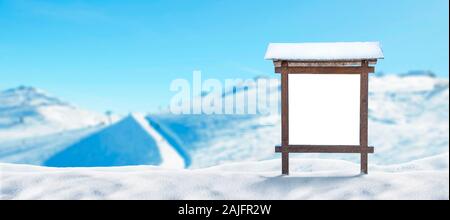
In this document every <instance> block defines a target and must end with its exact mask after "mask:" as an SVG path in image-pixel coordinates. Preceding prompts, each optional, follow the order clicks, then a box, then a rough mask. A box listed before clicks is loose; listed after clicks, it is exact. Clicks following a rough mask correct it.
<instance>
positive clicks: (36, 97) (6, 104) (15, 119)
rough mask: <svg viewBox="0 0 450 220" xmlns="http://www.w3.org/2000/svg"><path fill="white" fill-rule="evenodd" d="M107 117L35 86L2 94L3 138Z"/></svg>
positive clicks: (0, 119)
mask: <svg viewBox="0 0 450 220" xmlns="http://www.w3.org/2000/svg"><path fill="white" fill-rule="evenodd" d="M107 121H108V120H107V117H105V116H104V115H101V114H97V113H93V112H89V111H86V110H83V109H79V108H77V107H74V106H72V105H70V104H68V103H65V102H62V101H60V100H59V99H57V98H54V97H51V96H49V95H47V94H46V93H45V92H44V91H42V90H39V89H35V88H33V87H25V86H20V87H17V88H14V89H9V90H5V91H3V92H1V93H0V140H1V139H5V138H8V139H12V138H16V137H25V136H36V135H43V134H49V133H54V132H58V131H64V130H71V129H78V128H83V127H90V126H96V125H100V124H104V123H106V122H107Z"/></svg>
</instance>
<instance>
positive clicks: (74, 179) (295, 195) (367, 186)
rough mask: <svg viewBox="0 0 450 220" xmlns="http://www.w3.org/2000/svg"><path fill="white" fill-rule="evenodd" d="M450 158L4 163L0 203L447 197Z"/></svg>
mask: <svg viewBox="0 0 450 220" xmlns="http://www.w3.org/2000/svg"><path fill="white" fill-rule="evenodd" d="M448 157H449V155H448V153H447V154H442V155H439V156H434V157H431V158H426V159H421V160H417V161H413V162H409V163H405V164H399V165H390V166H375V165H372V166H371V167H370V174H369V175H359V165H358V164H354V163H351V162H346V161H343V160H326V159H294V160H291V171H292V175H290V176H281V175H280V161H279V160H268V161H260V162H246V163H233V164H227V165H222V166H216V167H211V168H203V169H194V170H174V169H164V168H160V167H154V166H129V167H109V168H47V167H39V166H31V165H16V164H0V178H1V180H2V181H1V182H0V184H1V185H0V189H1V191H0V198H1V199H449V171H448V164H449V160H448Z"/></svg>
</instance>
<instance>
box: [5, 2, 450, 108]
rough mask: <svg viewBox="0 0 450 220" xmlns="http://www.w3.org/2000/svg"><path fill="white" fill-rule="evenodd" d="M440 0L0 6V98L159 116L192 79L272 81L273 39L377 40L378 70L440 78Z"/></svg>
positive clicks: (444, 54)
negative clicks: (27, 93)
mask: <svg viewBox="0 0 450 220" xmlns="http://www.w3.org/2000/svg"><path fill="white" fill-rule="evenodd" d="M448 4H449V3H448V1H447V0H427V1H425V0H395V1H392V0H377V1H368V0H367V1H364V0H318V1H309V0H308V1H307V0H304V1H300V0H294V1H283V0H276V1H275V0H274V1H265V0H259V1H250V0H248V1H238V0H236V1H233V0H203V1H196V0H193V1H183V0H179V1H171V0H152V1H147V0H143V1H126V4H125V3H124V1H113V0H112V1H100V0H99V1H94V0H89V1H65V0H60V1H25V0H11V1H8V0H0V90H3V89H6V88H11V87H15V86H18V85H30V86H35V87H39V88H42V89H44V90H47V91H48V92H49V93H52V94H55V95H56V96H58V97H61V98H63V99H64V100H68V101H70V102H72V103H75V104H77V105H79V106H82V107H85V108H88V109H93V110H97V111H105V110H107V109H111V110H113V111H115V112H120V113H126V112H129V111H143V112H146V111H155V110H156V109H157V108H158V106H166V105H167V104H168V103H169V100H170V98H171V97H172V95H173V93H171V92H170V91H169V85H170V82H171V81H172V80H173V79H175V78H187V79H190V78H191V74H192V71H193V70H201V71H202V73H203V77H204V78H218V79H225V78H251V77H254V76H257V75H269V76H274V75H273V68H272V64H271V62H270V61H266V60H264V59H263V57H264V53H265V50H266V47H267V44H268V43H269V42H322V41H380V42H381V43H382V45H383V50H384V53H385V57H386V59H385V60H383V61H381V62H380V63H379V65H377V70H378V71H382V72H385V73H404V72H407V71H409V70H431V71H433V72H435V73H436V74H438V75H440V76H443V77H448V73H449V65H448V59H449V42H448V41H449V29H448V25H449V24H448V7H449V6H448Z"/></svg>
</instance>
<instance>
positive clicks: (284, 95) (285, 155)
mask: <svg viewBox="0 0 450 220" xmlns="http://www.w3.org/2000/svg"><path fill="white" fill-rule="evenodd" d="M288 91H289V69H288V63H287V62H286V61H284V62H282V63H281V173H282V174H283V175H289V149H288V145H289V96H288Z"/></svg>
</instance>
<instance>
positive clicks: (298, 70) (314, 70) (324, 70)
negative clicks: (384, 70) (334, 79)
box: [275, 66, 375, 74]
mask: <svg viewBox="0 0 450 220" xmlns="http://www.w3.org/2000/svg"><path fill="white" fill-rule="evenodd" d="M282 71H283V73H289V74H361V73H373V72H375V68H374V67H371V66H367V67H364V66H358V67H355V66H349V67H275V73H282Z"/></svg>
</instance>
